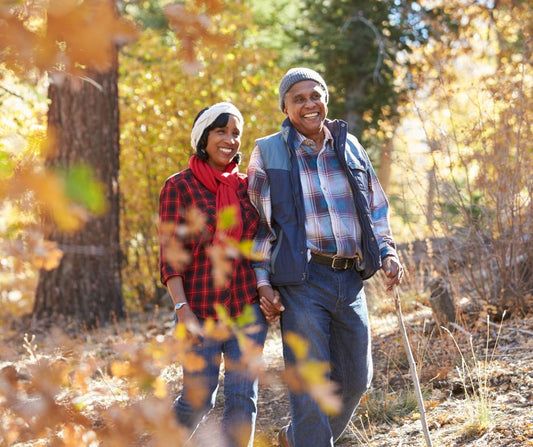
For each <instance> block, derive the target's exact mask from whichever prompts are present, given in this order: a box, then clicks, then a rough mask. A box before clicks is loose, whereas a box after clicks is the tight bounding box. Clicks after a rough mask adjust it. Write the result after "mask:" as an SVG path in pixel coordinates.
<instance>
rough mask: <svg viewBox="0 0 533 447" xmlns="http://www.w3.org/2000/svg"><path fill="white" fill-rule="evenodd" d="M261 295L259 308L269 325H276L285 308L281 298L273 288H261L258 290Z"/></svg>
mask: <svg viewBox="0 0 533 447" xmlns="http://www.w3.org/2000/svg"><path fill="white" fill-rule="evenodd" d="M257 291H258V293H259V307H260V308H261V311H262V312H263V315H264V316H265V319H266V320H267V321H268V322H269V323H275V322H276V321H278V320H279V318H280V316H281V312H283V311H284V310H285V307H284V306H283V304H282V303H281V296H280V294H279V292H278V291H277V290H274V289H273V288H272V287H271V286H261V287H259V289H257Z"/></svg>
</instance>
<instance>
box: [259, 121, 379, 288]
mask: <svg viewBox="0 0 533 447" xmlns="http://www.w3.org/2000/svg"><path fill="white" fill-rule="evenodd" d="M325 125H326V126H327V127H328V129H329V130H330V132H331V134H332V136H333V140H334V148H335V153H336V154H337V157H338V158H339V161H340V164H341V166H342V167H343V169H344V171H345V172H346V176H347V178H348V181H349V183H350V186H351V188H352V192H353V197H354V201H355V209H356V211H357V218H358V219H359V222H360V225H361V229H362V232H363V234H362V251H363V265H362V268H363V270H362V271H360V272H359V274H360V275H361V277H362V278H363V279H368V278H370V277H371V276H372V275H373V274H374V273H376V272H377V271H378V270H379V269H380V268H381V256H380V251H379V246H378V243H377V241H376V237H375V235H374V232H373V230H372V222H371V217H370V216H371V214H370V206H369V194H370V172H369V168H370V166H369V165H368V164H369V161H368V158H367V157H366V156H365V154H364V153H362V151H363V149H362V148H361V147H360V145H358V144H355V141H356V140H355V137H353V136H352V135H349V134H348V131H347V125H346V123H345V122H344V121H340V120H335V121H329V120H326V123H325ZM295 137H296V130H295V129H294V127H293V126H292V124H291V123H290V121H289V120H288V119H286V120H285V121H284V123H283V125H282V128H281V132H278V133H276V134H273V135H270V136H267V137H264V138H261V139H259V140H257V141H256V145H257V146H258V147H259V149H260V151H261V158H262V160H263V164H264V167H265V171H266V174H267V176H268V178H269V184H270V196H271V203H272V222H271V224H272V228H273V230H274V232H275V234H276V240H275V241H274V246H273V247H272V256H271V261H270V262H271V265H270V267H271V271H270V281H271V284H272V285H273V286H285V285H296V284H300V283H302V282H304V281H305V278H306V275H307V269H308V261H307V241H306V235H305V210H304V202H303V194H302V186H301V183H300V173H299V169H298V162H297V161H296V153H295V151H294V141H295ZM346 145H348V150H346Z"/></svg>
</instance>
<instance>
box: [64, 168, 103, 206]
mask: <svg viewBox="0 0 533 447" xmlns="http://www.w3.org/2000/svg"><path fill="white" fill-rule="evenodd" d="M56 174H57V176H58V177H59V178H61V179H63V181H64V182H65V193H66V194H67V197H68V198H69V199H70V200H72V201H73V202H75V203H77V204H80V205H83V206H85V207H87V209H88V210H89V211H91V212H92V213H95V214H103V213H104V212H105V211H106V209H107V205H106V201H105V196H104V194H105V192H104V186H103V184H102V183H101V182H100V181H99V180H98V179H97V178H96V177H95V174H94V171H93V169H92V168H91V167H90V166H87V165H84V164H80V165H76V166H71V167H69V169H64V170H58V171H57V172H56Z"/></svg>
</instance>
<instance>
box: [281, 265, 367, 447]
mask: <svg viewBox="0 0 533 447" xmlns="http://www.w3.org/2000/svg"><path fill="white" fill-rule="evenodd" d="M279 291H280V294H281V296H282V300H283V304H284V306H285V311H284V312H283V313H282V316H281V329H282V336H283V338H284V339H285V337H286V335H287V334H289V333H294V334H296V335H298V336H299V337H300V338H302V339H303V340H306V341H307V342H308V343H309V351H308V358H310V359H314V360H318V361H321V362H327V363H328V364H329V365H330V376H329V378H330V379H331V380H332V381H334V382H335V383H336V384H337V385H338V393H339V396H340V398H341V400H342V408H341V411H340V413H339V414H337V415H335V416H328V415H326V414H325V413H323V412H322V411H321V410H320V408H319V406H318V405H317V403H316V402H315V400H314V399H313V398H312V397H311V396H309V395H308V394H307V393H305V392H300V393H296V392H291V391H290V390H289V398H290V407H291V424H290V426H289V428H288V431H287V439H288V441H289V444H290V445H291V446H292V447H326V446H333V443H334V441H335V440H337V439H338V438H339V437H340V435H341V434H342V432H343V431H344V430H345V428H346V426H347V425H348V423H349V422H350V419H351V417H352V416H353V413H354V412H355V409H356V408H357V405H358V404H359V401H360V400H361V397H362V395H363V394H364V392H365V391H366V390H367V389H368V387H369V386H370V381H371V380H372V356H371V345H370V327H369V323H368V311H367V306H366V298H365V293H364V289H363V281H362V279H361V277H360V276H359V274H358V273H357V272H355V271H351V270H337V271H334V270H332V269H331V268H330V267H328V266H324V265H320V264H316V263H313V262H311V263H310V264H309V276H308V279H307V281H306V282H305V283H304V284H302V285H297V286H284V287H280V288H279ZM283 356H284V360H285V364H286V366H290V365H291V364H294V362H295V357H294V354H293V352H292V351H291V349H290V348H289V347H288V345H287V344H286V343H285V342H284V344H283Z"/></svg>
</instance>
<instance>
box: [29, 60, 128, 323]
mask: <svg viewBox="0 0 533 447" xmlns="http://www.w3.org/2000/svg"><path fill="white" fill-rule="evenodd" d="M113 60H114V64H113V68H112V69H111V70H109V71H108V72H106V73H95V72H89V73H88V78H89V79H90V81H87V80H81V79H79V78H72V77H66V79H65V80H64V81H63V82H61V83H53V82H52V83H51V84H50V87H49V90H48V98H49V99H50V106H49V110H48V129H49V132H50V133H51V134H53V136H54V138H55V142H56V147H57V152H56V153H55V154H54V156H53V157H51V158H49V159H48V160H47V163H48V164H49V165H50V166H61V167H63V168H65V169H67V170H68V169H69V168H72V167H73V166H74V165H76V164H80V163H82V164H87V165H89V166H91V167H92V168H93V169H94V172H95V175H96V177H97V178H98V179H99V180H100V181H101V182H102V183H103V184H104V185H105V194H106V199H107V204H108V211H107V213H106V214H105V215H103V216H98V217H93V218H91V219H90V220H89V221H88V222H87V223H86V224H85V226H84V227H83V228H82V229H81V230H79V231H77V232H74V233H66V232H61V231H59V229H58V228H57V227H55V226H54V225H50V224H49V225H48V229H47V231H45V233H47V234H46V237H47V239H49V240H52V241H56V242H57V243H58V246H59V248H61V249H62V250H63V252H64V255H63V258H62V260H61V263H60V265H59V266H58V268H56V269H54V270H52V271H45V270H41V271H40V273H39V281H38V285H37V290H36V298H35V305H34V310H33V316H34V318H36V319H42V318H45V317H51V318H55V317H56V316H59V315H61V316H64V317H66V318H67V319H68V320H77V321H80V322H85V323H86V324H87V325H88V326H89V327H93V326H95V325H99V324H105V323H106V322H108V321H110V320H112V319H113V318H122V317H123V316H124V315H125V310H124V300H123V297H122V290H121V289H122V279H121V271H120V250H119V189H118V172H119V152H120V146H119V109H118V83H117V81H118V70H117V55H116V53H115V54H114V58H113Z"/></svg>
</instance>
